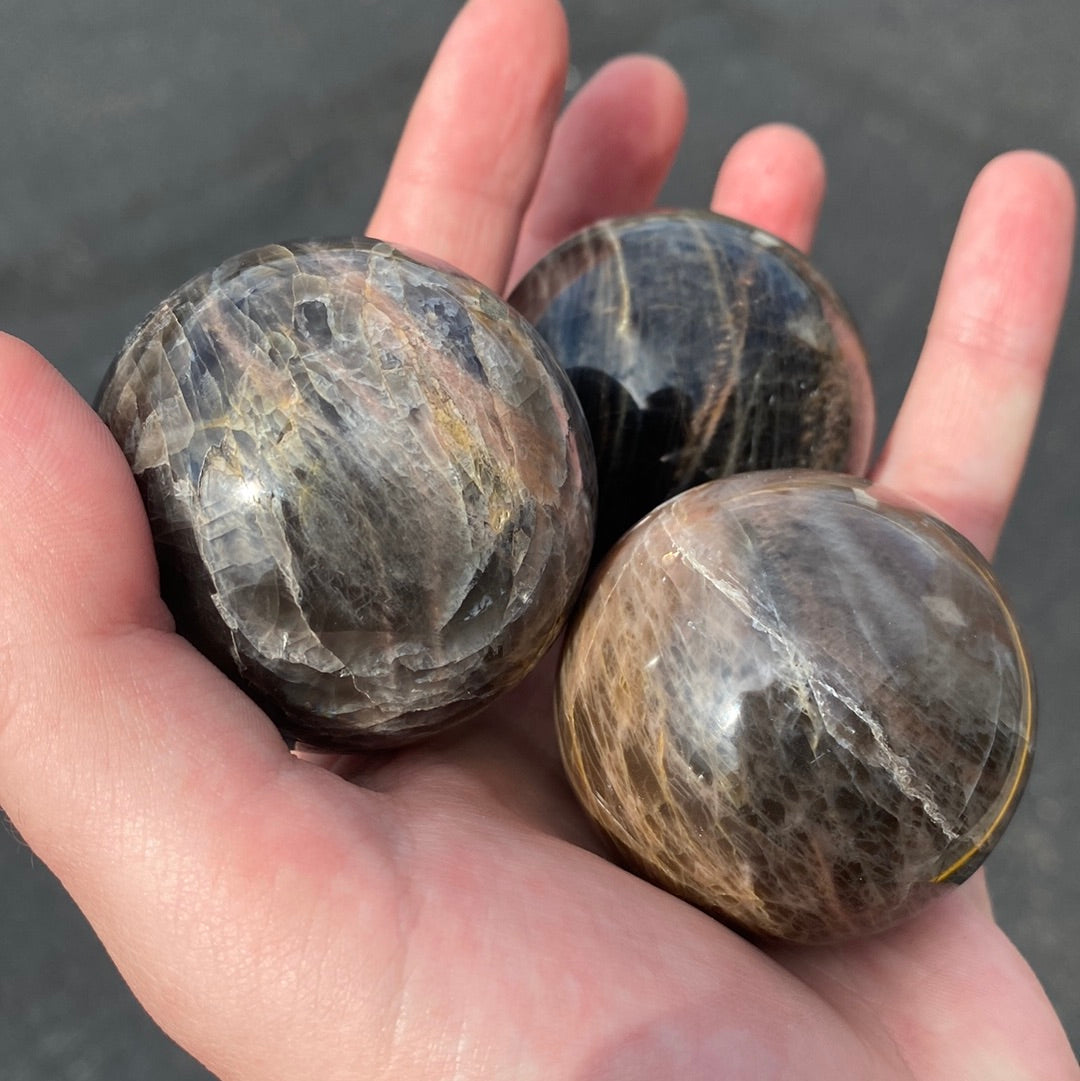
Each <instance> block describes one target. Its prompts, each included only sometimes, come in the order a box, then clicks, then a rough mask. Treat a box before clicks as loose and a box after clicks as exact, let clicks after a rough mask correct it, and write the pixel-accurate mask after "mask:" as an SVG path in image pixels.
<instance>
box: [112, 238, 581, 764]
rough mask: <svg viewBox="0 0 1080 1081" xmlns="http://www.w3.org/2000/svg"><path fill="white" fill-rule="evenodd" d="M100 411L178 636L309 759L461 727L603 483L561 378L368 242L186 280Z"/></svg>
mask: <svg viewBox="0 0 1080 1081" xmlns="http://www.w3.org/2000/svg"><path fill="white" fill-rule="evenodd" d="M99 410H100V412H101V415H102V416H103V417H104V419H105V420H106V422H107V423H108V424H109V426H110V428H111V429H112V431H113V434H114V435H115V436H116V439H117V440H118V442H119V443H120V445H121V446H122V447H123V450H124V452H125V454H126V455H127V458H128V461H129V462H130V464H131V468H132V470H133V471H134V474H135V476H136V478H137V480H138V484H139V488H140V490H141V492H142V495H143V498H144V500H145V503H146V509H147V512H148V516H149V520H150V526H151V529H152V532H153V536H154V540H155V543H156V546H157V554H158V560H159V564H160V568H161V579H162V593H163V596H164V597H165V599H166V601H167V602H168V603H169V605H170V607H171V608H172V610H173V613H174V614H175V617H176V620H177V624H178V629H179V630H180V631H181V632H182V633H183V634H184V635H186V636H187V637H189V638H190V639H191V640H192V641H193V642H194V643H195V644H196V645H197V646H198V647H199V648H200V649H202V650H203V651H204V652H205V653H206V654H207V655H208V656H209V657H211V659H213V660H214V661H215V662H216V663H217V664H218V665H219V666H220V667H221V668H223V669H224V670H225V671H226V672H227V673H229V674H230V675H231V676H232V677H233V678H234V679H235V680H237V681H238V682H239V683H240V684H241V685H242V686H243V687H244V688H245V689H246V690H247V691H248V692H249V693H250V694H251V695H252V696H253V697H254V698H255V699H256V700H257V701H258V702H259V703H260V704H261V705H263V706H264V707H265V708H266V709H267V711H268V712H269V713H270V714H271V716H272V717H273V718H274V719H275V720H276V721H277V723H278V724H279V725H280V727H281V728H282V730H283V731H284V732H285V733H286V734H287V735H288V736H290V737H292V738H295V739H297V740H299V741H301V742H302V743H305V744H310V745H313V746H318V747H325V748H339V749H353V748H380V747H386V746H393V745H395V744H399V743H404V742H407V741H410V740H413V739H416V738H418V737H420V736H422V735H425V734H427V733H429V732H432V731H434V730H436V729H440V728H443V727H445V726H446V725H448V724H451V723H453V722H455V721H458V720H460V719H462V718H464V717H465V716H467V715H468V714H470V713H472V712H475V711H476V710H477V709H478V708H479V707H480V706H481V705H483V704H484V703H485V702H486V701H488V700H489V699H490V698H492V697H493V696H494V695H496V694H498V693H499V692H501V691H503V690H505V689H507V688H508V687H510V686H511V685H513V684H514V683H515V682H517V681H518V680H519V679H520V678H521V677H522V676H524V675H525V673H526V672H528V670H529V669H530V668H531V667H532V666H533V664H534V663H535V662H536V661H537V660H538V659H539V658H540V657H541V655H542V654H543V653H544V652H545V651H546V650H547V648H548V646H549V645H550V644H551V643H552V642H553V640H554V639H555V638H556V636H557V635H558V633H559V631H560V630H561V628H562V626H563V623H564V622H565V617H566V614H567V612H568V610H569V607H570V605H571V604H572V602H573V600H574V598H575V596H576V594H577V592H578V589H579V586H580V583H581V581H582V579H583V577H584V574H585V572H586V569H587V567H588V562H589V558H590V552H591V547H592V540H593V525H594V513H595V507H594V503H595V483H596V481H595V468H594V465H593V459H592V451H591V447H590V445H589V441H588V433H587V430H586V427H585V423H584V419H583V417H582V415H581V411H580V407H579V406H578V404H577V401H576V399H575V398H574V395H573V392H572V390H571V389H570V387H569V384H568V383H567V381H566V378H565V376H564V375H563V373H562V371H561V369H560V368H559V366H558V365H557V364H556V363H555V361H554V360H553V359H552V357H551V356H550V353H549V352H548V350H547V348H546V346H545V345H544V344H543V342H542V341H541V340H540V339H539V337H538V336H537V335H536V333H535V331H534V330H533V329H532V328H531V327H530V326H529V325H528V324H527V323H526V322H525V320H524V319H522V318H521V317H520V316H518V315H517V314H516V313H515V312H514V311H512V310H511V309H510V308H508V307H507V306H506V304H505V303H503V302H502V301H501V300H500V299H499V298H498V297H496V296H495V295H494V294H493V293H491V292H490V291H488V290H487V289H485V288H484V287H483V286H481V285H480V284H479V283H477V282H475V281H473V280H472V279H470V278H467V277H465V276H463V275H461V274H458V273H455V272H453V271H451V270H449V269H433V268H432V267H430V266H427V265H425V264H423V263H421V262H418V261H416V260H414V259H413V258H410V257H408V256H406V255H404V254H402V253H401V252H399V251H397V250H395V249H393V248H391V247H389V246H388V245H386V244H382V243H378V242H375V241H369V240H344V241H335V242H307V243H297V244H288V245H273V246H269V247H265V248H260V249H258V250H256V251H252V252H248V253H246V254H244V255H240V256H237V257H235V258H233V259H229V260H227V261H226V262H225V263H223V264H222V265H221V266H219V267H217V268H216V269H214V270H212V271H210V272H208V273H206V274H203V275H201V276H199V277H197V278H195V279H193V280H192V281H190V282H189V283H187V284H186V285H184V286H183V287H182V288H180V289H179V290H177V291H176V292H175V293H173V294H172V295H171V296H170V297H169V298H168V299H167V300H165V301H164V302H163V303H162V304H161V305H160V306H159V307H158V308H157V309H155V310H154V311H153V312H152V313H151V314H150V315H149V316H148V317H147V319H146V320H145V322H144V323H143V324H142V325H141V326H140V327H139V328H138V329H137V330H135V332H134V333H133V334H132V335H131V337H130V338H129V339H128V341H127V343H126V345H125V346H124V348H123V351H122V352H121V353H120V355H119V357H118V358H117V359H116V361H115V363H114V365H113V367H112V369H111V371H110V373H109V374H108V376H107V377H106V381H105V384H104V386H103V388H102V391H101V394H100V396H99Z"/></svg>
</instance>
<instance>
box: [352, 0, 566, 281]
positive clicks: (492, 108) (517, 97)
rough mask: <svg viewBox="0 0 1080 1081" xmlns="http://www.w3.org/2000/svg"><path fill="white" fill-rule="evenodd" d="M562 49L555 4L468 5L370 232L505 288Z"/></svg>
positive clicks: (415, 114)
mask: <svg viewBox="0 0 1080 1081" xmlns="http://www.w3.org/2000/svg"><path fill="white" fill-rule="evenodd" d="M567 51H568V44H567V30H566V20H565V17H564V15H563V11H562V8H561V6H560V5H559V4H558V3H557V2H556V0H514V2H513V3H506V2H505V0H470V3H468V4H466V5H465V7H464V8H463V9H462V11H461V13H460V14H459V15H458V17H457V19H456V20H455V21H454V24H453V25H452V26H451V28H450V30H449V31H448V33H447V35H446V37H445V39H444V40H443V43H442V45H441V46H440V48H439V51H438V53H437V55H436V57H435V60H434V61H433V63H432V66H431V70H430V71H429V72H428V75H427V78H426V79H425V80H424V84H423V86H422V87H421V89H420V93H419V95H418V96H417V99H416V103H415V104H414V105H413V108H412V112H411V113H410V115H409V119H408V122H407V124H406V126H405V131H404V133H403V135H402V137H401V142H400V144H399V146H398V150H397V153H396V155H395V156H394V161H393V164H392V165H391V167H390V172H389V175H388V176H387V180H386V184H385V186H384V188H383V192H382V196H381V197H380V199H379V204H378V206H377V207H376V209H375V213H374V215H373V217H372V219H371V223H370V225H369V226H368V232H369V234H370V235H372V236H375V237H378V238H379V239H381V240H388V241H390V242H391V243H394V244H400V245H403V246H405V247H410V248H415V249H417V250H418V251H421V252H424V253H426V254H428V255H432V256H435V257H437V258H439V259H442V260H445V261H446V262H448V263H451V264H452V265H454V266H456V267H459V268H460V269H461V270H463V271H465V272H466V273H467V274H471V275H472V276H473V277H475V278H478V279H479V280H480V281H482V282H483V283H484V284H485V285H488V286H490V287H491V288H493V289H495V290H497V291H499V290H501V289H502V288H503V285H504V284H505V281H506V275H507V271H508V269H509V266H510V259H511V257H512V256H513V253H514V246H515V244H516V242H517V235H518V229H519V227H520V225H521V219H522V216H523V215H524V212H525V207H526V206H527V205H528V202H529V200H530V198H531V197H532V192H533V188H534V186H535V184H536V178H537V176H538V174H539V172H540V167H541V165H542V163H543V160H544V154H545V153H546V150H547V144H548V139H549V137H550V134H551V129H552V126H553V125H554V123H555V117H556V114H557V113H558V109H559V104H560V102H561V101H562V95H563V90H564V88H565V84H566V68H567ZM476 57H483V58H484V62H483V63H482V64H479V63H476V60H475V58H476Z"/></svg>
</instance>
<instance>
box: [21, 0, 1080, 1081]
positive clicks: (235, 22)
mask: <svg viewBox="0 0 1080 1081" xmlns="http://www.w3.org/2000/svg"><path fill="white" fill-rule="evenodd" d="M507 2H512V0H507ZM456 8H457V4H456V3H454V2H450V0H352V2H350V3H346V2H343V0H188V2H187V3H185V4H175V3H164V2H162V0H95V2H93V3H87V4H82V5H75V4H70V3H61V2H59V0H34V2H31V0H4V2H3V3H0V15H2V16H3V20H2V23H0V100H2V101H3V102H4V104H5V111H4V124H3V137H2V141H0V327H3V328H4V329H6V330H8V331H11V332H13V333H16V334H19V335H21V336H23V337H26V338H28V339H29V340H30V341H31V342H33V343H34V344H35V345H36V346H37V347H38V348H40V349H41V350H42V351H43V352H44V353H45V354H46V355H48V356H49V357H51V359H52V360H53V361H54V362H55V363H56V364H57V365H59V367H60V368H61V369H62V370H63V371H64V373H65V374H66V375H67V376H68V377H69V378H70V379H71V380H72V381H73V382H74V383H75V384H76V385H77V386H78V387H79V388H80V390H82V391H83V392H84V393H86V394H90V393H92V391H93V389H94V387H95V386H96V384H97V382H98V380H99V379H100V377H101V375H102V373H103V371H104V369H105V366H106V365H107V363H108V361H109V359H110V357H111V355H112V353H113V352H114V351H115V349H116V348H117V347H118V345H119V343H120V342H121V341H122V339H123V337H124V335H125V334H126V332H127V331H128V330H129V329H130V327H131V326H133V325H134V324H135V322H137V320H138V319H139V318H140V317H141V316H142V314H143V313H144V312H145V311H146V310H147V309H149V308H150V307H151V306H152V305H153V304H154V303H155V302H156V301H157V300H158V299H159V298H160V297H161V296H163V295H164V294H165V293H167V292H168V291H170V290H171V289H172V288H173V287H174V286H175V285H177V284H179V283H180V282H181V281H183V280H184V279H186V278H187V277H189V276H190V275H191V274H193V273H195V272H197V271H199V270H202V269H204V268H205V267H207V266H210V265H211V264H213V263H216V262H218V261H219V260H220V259H221V258H223V257H224V256H226V255H229V254H232V253H233V252H236V251H240V250H243V249H245V248H249V247H253V246H255V245H258V244H261V243H264V242H266V241H269V240H276V239H284V238H290V237H298V236H304V235H326V234H341V233H345V232H350V231H361V230H362V228H363V225H364V223H365V221H366V219H367V216H368V214H369V212H370V210H371V208H372V206H373V203H374V199H375V197H376V195H377V192H378V189H379V185H380V182H381V179H382V176H383V174H384V171H385V169H386V166H387V164H388V163H389V160H390V156H391V153H392V150H393V146H394V143H395V141H396V138H397V135H398V133H399V131H400V128H401V125H402V122H403V120H404V116H405V112H406V109H407V107H408V105H409V102H410V100H411V98H412V95H413V94H414V93H415V90H416V88H417V86H418V85H419V81H420V79H421V77H422V74H423V72H424V70H425V68H426V66H427V63H428V61H429V59H430V56H431V54H432V52H433V50H434V48H435V46H436V44H437V42H438V39H439V37H440V35H441V33H442V31H443V29H444V27H445V26H446V24H447V23H448V22H449V20H450V18H451V16H452V14H453V12H454V11H455V10H456ZM568 10H569V15H570V20H571V25H572V30H573V33H574V46H573V64H574V68H573V72H572V83H573V85H578V84H579V83H580V81H581V80H583V79H584V78H586V77H587V76H588V75H589V73H591V72H592V71H593V70H595V68H596V67H597V66H598V65H600V64H601V63H602V62H603V61H604V60H606V59H608V58H610V57H611V56H613V55H615V54H618V53H620V52H624V51H651V52H656V53H659V54H661V55H663V56H665V57H667V58H668V59H669V60H670V61H671V62H672V63H673V64H674V65H675V66H676V67H677V68H678V69H679V71H680V72H681V73H682V75H683V76H684V78H685V79H686V81H687V84H688V86H689V90H690V96H691V119H690V131H689V134H688V138H687V142H686V146H685V149H684V152H683V154H682V156H681V158H680V161H679V163H678V166H677V168H676V170H675V173H674V175H673V176H672V179H671V182H670V185H669V187H668V189H667V191H666V192H665V197H664V200H665V202H667V203H669V204H701V203H703V202H704V201H705V200H707V198H708V194H709V191H710V188H711V184H712V179H713V176H714V174H715V170H716V167H717V165H718V164H719V162H720V160H721V157H722V154H723V151H724V149H725V148H726V147H727V146H728V145H729V144H730V143H731V141H732V140H733V139H734V138H735V137H736V136H738V135H739V134H740V133H741V132H742V131H744V130H745V129H746V128H748V127H750V126H752V125H754V124H756V123H759V122H762V121H767V120H776V119H782V120H789V121H793V122H795V123H798V124H800V125H802V126H804V127H805V128H806V129H807V130H809V131H810V132H811V133H812V134H813V135H814V136H815V137H816V138H817V139H818V140H819V142H820V143H821V145H822V146H823V148H824V150H825V152H826V156H827V158H828V161H829V167H830V179H831V187H830V195H829V199H828V202H827V205H826V208H825V213H824V216H823V220H822V224H821V230H820V240H819V242H818V245H817V248H816V255H815V261H816V262H817V264H818V265H819V266H820V267H821V268H822V269H823V270H824V271H825V273H826V275H827V276H828V277H829V278H830V279H831V280H832V281H833V283H834V284H835V285H836V286H837V288H838V289H839V291H840V292H841V293H842V294H843V295H844V297H845V298H846V300H847V302H848V304H849V306H850V307H851V309H852V310H853V312H854V313H855V316H856V318H857V320H858V321H859V323H860V325H861V328H862V330H863V333H864V336H865V339H866V341H867V344H868V347H869V350H870V355H871V357H872V360H873V365H874V379H875V385H876V390H877V396H878V408H879V413H880V430H881V431H882V432H884V431H887V429H888V426H889V422H890V421H891V418H892V417H893V415H894V414H895V412H896V409H897V406H898V404H899V401H900V397H901V395H902V393H903V390H904V387H905V385H906V383H907V381H908V379H909V377H910V375H911V371H912V366H913V363H914V359H915V357H916V355H917V352H918V349H919V345H920V340H921V337H922V334H923V332H924V330H925V327H926V323H927V319H928V316H929V313H930V306H931V303H932V300H933V296H934V291H935V287H936V282H937V279H938V276H939V273H940V270H941V266H942V262H943V259H944V256H945V252H946V250H947V247H948V243H949V240H950V236H951V232H952V228H953V226H954V224H955V221H956V217H957V214H958V212H959V209H960V206H961V202H962V200H963V198H964V195H965V192H966V190H967V187H968V185H969V184H970V182H971V180H972V179H973V177H974V176H975V173H976V172H977V170H978V169H979V167H980V166H981V165H982V164H983V163H984V162H986V161H987V160H988V159H989V158H990V157H992V156H993V155H994V154H996V153H998V152H999V151H1002V150H1005V149H1008V148H1011V147H1015V146H1035V147H1039V148H1042V149H1045V150H1048V151H1050V152H1052V153H1054V154H1056V155H1057V156H1058V157H1060V158H1061V159H1062V160H1063V161H1064V162H1065V163H1066V165H1067V166H1069V167H1070V169H1071V170H1072V171H1073V173H1074V176H1076V175H1078V174H1080V107H1078V104H1077V103H1080V65H1078V64H1077V62H1076V56H1077V48H1078V45H1080V6H1078V5H1076V4H1074V3H1071V2H1069V0H1028V2H1026V3H1024V4H1017V3H1015V2H1014V0H983V2H982V3H979V4H973V3H968V2H966V0H905V2H903V3H901V2H899V0H896V2H892V3H889V2H885V0H800V2H796V0H731V2H727V3H720V2H718V0H711V2H708V0H665V2H664V3H662V4H661V3H654V4H630V3H628V2H627V0H622V2H616V0H569V2H568ZM1076 297H1077V290H1076V288H1075V287H1074V289H1073V291H1072V302H1071V304H1070V308H1069V311H1068V314H1067V318H1066V323H1065V327H1064V330H1063V334H1062V339H1061V346H1060V347H1059V350H1058V356H1057V362H1056V366H1055V369H1054V372H1053V375H1052V377H1051V382H1050V388H1049V393H1048V396H1047V401H1046V408H1045V411H1044V416H1043V420H1042V425H1041V427H1040V429H1039V432H1038V435H1037V437H1036V440H1035V444H1034V448H1033V451H1032V457H1031V463H1030V466H1029V469H1028V472H1027V475H1026V478H1025V481H1024V484H1023V486H1022V489H1021V492H1020V495H1019V498H1018V500H1017V503H1016V508H1015V512H1014V514H1013V517H1012V519H1011V522H1010V525H1009V528H1008V530H1007V532H1006V535H1005V538H1004V541H1003V543H1002V546H1001V549H1000V553H999V556H998V559H997V568H998V571H999V574H1000V576H1001V578H1002V580H1003V582H1004V584H1005V587H1006V589H1007V591H1008V593H1009V594H1010V596H1011V597H1012V600H1013V602H1014V605H1015V607H1016V610H1017V613H1018V616H1019V618H1020V621H1021V624H1022V626H1023V627H1024V628H1025V630H1026V633H1027V637H1028V640H1029V644H1030V648H1031V653H1032V656H1033V659H1034V664H1035V668H1036V673H1037V678H1038V684H1039V696H1040V706H1041V722H1040V723H1041V733H1040V741H1041V743H1040V747H1039V752H1038V757H1037V761H1036V766H1035V769H1034V774H1033V777H1032V780H1031V784H1030V788H1029V791H1028V795H1027V797H1026V799H1025V802H1024V804H1023V806H1022V808H1021V810H1020V812H1019V814H1018V816H1017V818H1016V820H1015V821H1014V824H1013V826H1012V828H1011V830H1010V832H1009V834H1008V835H1007V837H1006V839H1005V840H1004V842H1003V843H1002V845H1001V847H1000V849H999V850H998V852H997V853H996V854H995V856H994V857H993V859H992V860H991V862H990V865H989V874H990V881H991V886H992V889H993V893H994V898H995V902H996V906H997V910H998V912H999V914H1000V918H1001V921H1002V923H1003V924H1004V926H1005V928H1006V929H1007V931H1008V933H1009V934H1010V935H1011V936H1012V937H1013V938H1014V940H1015V941H1016V942H1017V943H1018V945H1019V946H1020V948H1021V950H1022V951H1023V953H1024V954H1025V956H1026V957H1027V958H1028V959H1029V961H1030V962H1031V964H1032V965H1033V966H1034V968H1035V970H1036V972H1037V973H1038V975H1039V976H1040V978H1041V979H1042V981H1043V982H1044V984H1045V986H1046V988H1047V989H1048V991H1049V994H1050V996H1051V998H1052V999H1053V1001H1054V1003H1055V1005H1056V1006H1057V1009H1058V1010H1059V1012H1060V1014H1061V1016H1062V1017H1063V1019H1064V1021H1065V1024H1066V1026H1067V1028H1068V1030H1069V1032H1070V1035H1071V1037H1072V1040H1073V1043H1074V1046H1080V976H1078V974H1080V845H1078V843H1077V834H1078V832H1080V792H1078V789H1077V786H1076V784H1075V783H1074V773H1075V771H1076V769H1077V767H1078V766H1080V727H1078V726H1077V723H1076V718H1077V702H1078V701H1080V483H1078V475H1080V465H1078V460H1080V367H1078V364H1077V356H1076V343H1077V341H1078V340H1080V325H1078V320H1080V305H1078V304H1077V303H1076ZM206 1076H207V1075H206V1074H205V1072H204V1071H202V1070H201V1069H200V1068H199V1067H197V1066H196V1065H195V1064H194V1063H192V1062H191V1061H190V1060H189V1059H188V1058H186V1056H185V1055H184V1054H183V1053H181V1052H180V1051H178V1050H177V1049H176V1048H174V1047H173V1046H172V1045H171V1044H170V1043H169V1041H168V1040H166V1039H165V1038H164V1037H163V1036H161V1035H160V1034H159V1033H158V1032H157V1030H156V1029H155V1027H154V1026H153V1024H152V1023H151V1022H150V1021H149V1020H148V1019H147V1018H146V1017H145V1015H143V1013H142V1012H141V1010H140V1009H139V1007H138V1006H137V1005H136V1004H135V1003H134V1001H133V999H132V998H131V996H130V994H129V992H128V991H127V990H126V988H125V987H124V985H123V984H122V982H121V981H120V979H119V978H118V976H117V975H116V974H115V972H114V970H113V969H112V967H111V965H110V963H109V961H108V959H107V958H106V956H105V954H104V952H103V951H102V949H101V947H100V945H99V944H98V943H97V941H96V939H95V938H94V936H93V934H92V933H91V932H90V931H89V929H88V928H87V926H86V924H85V923H84V921H83V920H82V918H81V916H80V915H79V914H78V912H77V911H76V910H75V908H74V906H73V905H72V904H71V903H70V901H68V900H67V898H66V896H65V895H64V894H63V892H62V890H61V889H60V887H59V886H58V884H57V883H56V882H55V880H54V879H53V878H52V877H51V876H50V874H49V873H48V871H47V870H46V869H45V868H44V867H42V866H41V864H40V863H39V862H38V861H37V860H36V859H35V858H34V857H33V856H32V855H31V853H30V852H29V851H28V850H27V848H26V847H25V845H23V844H22V843H21V842H20V841H19V840H18V839H17V838H16V837H15V836H14V834H13V832H12V831H11V830H10V829H7V830H0V1078H3V1079H5V1081H136V1079H138V1081H143V1079H145V1078H148V1077H153V1078H155V1079H157V1081H182V1079H184V1081H187V1079H193V1078H202V1077H206Z"/></svg>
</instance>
